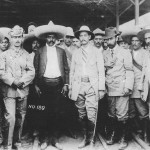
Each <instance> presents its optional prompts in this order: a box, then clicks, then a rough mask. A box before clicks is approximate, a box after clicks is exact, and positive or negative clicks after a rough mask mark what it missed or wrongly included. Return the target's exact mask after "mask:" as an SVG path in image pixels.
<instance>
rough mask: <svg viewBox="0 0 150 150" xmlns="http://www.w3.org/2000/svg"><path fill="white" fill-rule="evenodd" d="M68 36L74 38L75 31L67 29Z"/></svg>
mask: <svg viewBox="0 0 150 150" xmlns="http://www.w3.org/2000/svg"><path fill="white" fill-rule="evenodd" d="M66 36H71V37H74V32H73V29H72V28H71V27H67V33H66Z"/></svg>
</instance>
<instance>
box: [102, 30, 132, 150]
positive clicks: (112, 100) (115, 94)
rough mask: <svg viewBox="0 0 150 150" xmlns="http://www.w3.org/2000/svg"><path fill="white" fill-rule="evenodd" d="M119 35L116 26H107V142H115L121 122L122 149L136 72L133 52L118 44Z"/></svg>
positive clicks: (105, 59) (105, 58) (124, 144)
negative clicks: (108, 128)
mask: <svg viewBox="0 0 150 150" xmlns="http://www.w3.org/2000/svg"><path fill="white" fill-rule="evenodd" d="M117 35H118V34H117V32H116V30H115V29H114V28H106V30H105V36H104V38H105V39H107V42H108V47H109V50H107V51H104V55H103V56H104V63H105V68H106V85H107V88H108V89H107V91H108V116H109V118H110V124H111V126H110V133H111V134H110V137H109V139H108V140H107V144H113V143H114V135H115V127H116V123H117V124H118V123H119V124H120V131H121V134H122V138H121V145H120V149H123V148H125V147H126V146H127V142H126V139H125V136H126V131H127V120H128V105H129V94H130V92H131V91H132V88H133V82H134V72H133V64H132V56H131V53H130V52H129V51H127V50H124V49H123V48H121V47H119V46H118V45H117Z"/></svg>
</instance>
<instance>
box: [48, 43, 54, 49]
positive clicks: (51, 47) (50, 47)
mask: <svg viewBox="0 0 150 150" xmlns="http://www.w3.org/2000/svg"><path fill="white" fill-rule="evenodd" d="M46 47H47V48H48V49H53V48H55V47H56V45H55V44H54V45H53V46H49V45H48V44H47V43H46Z"/></svg>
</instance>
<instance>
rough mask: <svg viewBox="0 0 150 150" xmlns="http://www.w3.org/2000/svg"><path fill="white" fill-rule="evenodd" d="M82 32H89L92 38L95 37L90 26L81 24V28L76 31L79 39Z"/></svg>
mask: <svg viewBox="0 0 150 150" xmlns="http://www.w3.org/2000/svg"><path fill="white" fill-rule="evenodd" d="M81 32H88V34H90V35H91V40H93V39H94V33H93V32H91V31H90V28H89V27H88V26H81V28H80V29H79V30H78V31H76V32H75V37H76V38H78V39H79V35H80V33H81Z"/></svg>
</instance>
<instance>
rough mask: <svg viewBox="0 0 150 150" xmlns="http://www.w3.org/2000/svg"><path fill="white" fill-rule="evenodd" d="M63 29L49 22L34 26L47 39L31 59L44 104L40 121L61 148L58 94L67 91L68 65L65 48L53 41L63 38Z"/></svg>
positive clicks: (37, 32) (55, 143) (44, 144)
mask: <svg viewBox="0 0 150 150" xmlns="http://www.w3.org/2000/svg"><path fill="white" fill-rule="evenodd" d="M65 31H66V28H65V27H63V26H60V25H54V24H53V23H52V22H50V23H49V24H48V25H44V26H40V27H37V28H36V29H35V35H36V36H37V37H38V38H45V39H46V46H44V47H42V48H40V49H39V51H37V53H36V55H35V61H34V63H35V70H36V79H35V82H36V91H37V93H38V94H39V95H40V97H41V101H42V103H43V106H45V110H44V111H45V113H43V114H44V115H43V116H42V118H41V119H42V124H43V125H47V126H45V127H44V129H46V130H45V131H46V132H47V131H51V132H52V136H53V138H52V140H51V144H52V145H53V146H55V147H56V148H58V149H62V147H61V145H60V144H59V143H58V142H56V139H57V138H58V137H57V136H58V134H57V132H58V131H59V129H60V126H59V124H60V123H59V122H58V121H59V119H60V112H61V111H60V106H61V101H60V98H61V94H64V95H65V94H66V93H67V90H68V83H69V68H68V64H67V58H66V53H65V51H64V50H63V49H61V48H59V47H57V46H55V43H56V40H57V39H59V38H63V36H64V35H65ZM47 129H48V130H47ZM44 136H45V135H44ZM48 144H49V140H47V141H44V143H43V144H42V145H41V148H42V149H45V148H46V147H47V145H48Z"/></svg>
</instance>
